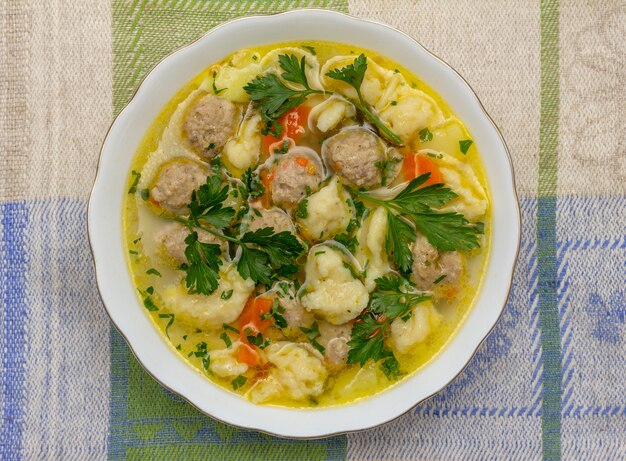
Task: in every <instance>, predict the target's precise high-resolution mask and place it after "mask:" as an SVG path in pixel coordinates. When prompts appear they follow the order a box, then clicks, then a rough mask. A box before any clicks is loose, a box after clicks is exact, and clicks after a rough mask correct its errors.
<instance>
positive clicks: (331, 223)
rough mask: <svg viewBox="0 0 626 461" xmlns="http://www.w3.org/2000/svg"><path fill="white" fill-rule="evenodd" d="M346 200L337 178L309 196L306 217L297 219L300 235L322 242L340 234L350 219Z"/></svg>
mask: <svg viewBox="0 0 626 461" xmlns="http://www.w3.org/2000/svg"><path fill="white" fill-rule="evenodd" d="M347 199H348V197H346V196H345V193H344V192H343V188H342V187H341V185H340V184H339V183H338V181H337V177H335V178H333V179H332V180H331V181H330V182H329V183H328V184H327V185H326V186H324V187H322V188H321V189H320V190H318V191H317V192H315V193H314V194H312V195H311V196H309V197H308V198H307V199H306V200H307V202H306V210H307V217H306V218H298V226H299V227H300V231H301V233H302V235H303V236H304V237H306V238H307V239H309V240H323V239H327V238H331V237H332V236H334V235H336V234H338V233H340V232H342V231H343V230H344V229H345V228H346V227H347V226H348V224H349V223H350V219H351V218H352V210H351V208H350V207H349V206H348V204H347V203H346V201H347Z"/></svg>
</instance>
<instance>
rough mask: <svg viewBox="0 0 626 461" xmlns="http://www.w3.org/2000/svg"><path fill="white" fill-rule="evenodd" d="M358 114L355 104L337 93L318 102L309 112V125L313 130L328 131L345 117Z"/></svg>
mask: <svg viewBox="0 0 626 461" xmlns="http://www.w3.org/2000/svg"><path fill="white" fill-rule="evenodd" d="M355 115H356V109H355V108H354V105H353V104H352V103H351V102H349V101H347V100H346V99H344V98H342V97H341V96H339V95H337V94H333V95H332V96H331V97H330V98H328V99H326V100H325V101H323V102H321V103H319V104H317V105H316V106H315V107H313V109H311V112H310V113H309V118H308V125H309V129H310V130H312V131H314V132H315V131H317V132H320V133H327V132H329V131H330V130H332V129H334V128H336V127H337V126H339V124H340V123H341V122H342V121H343V120H345V119H351V118H353V117H354V116H355Z"/></svg>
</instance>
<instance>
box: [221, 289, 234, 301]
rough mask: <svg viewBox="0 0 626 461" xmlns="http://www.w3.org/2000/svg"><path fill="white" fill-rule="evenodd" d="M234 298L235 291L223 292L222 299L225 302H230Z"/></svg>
mask: <svg viewBox="0 0 626 461" xmlns="http://www.w3.org/2000/svg"><path fill="white" fill-rule="evenodd" d="M232 296H233V290H228V291H223V292H222V294H221V295H220V298H221V299H223V300H224V301H227V300H229V299H230V298H231V297H232Z"/></svg>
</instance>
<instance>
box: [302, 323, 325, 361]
mask: <svg viewBox="0 0 626 461" xmlns="http://www.w3.org/2000/svg"><path fill="white" fill-rule="evenodd" d="M300 331H302V333H304V334H305V335H306V337H307V339H308V340H309V342H310V343H311V345H312V346H313V347H314V348H315V349H317V350H318V351H320V352H321V353H322V354H323V353H324V346H322V345H321V344H320V343H318V342H317V338H319V337H320V336H322V334H321V333H320V327H319V325H318V324H317V322H313V325H311V328H305V327H300Z"/></svg>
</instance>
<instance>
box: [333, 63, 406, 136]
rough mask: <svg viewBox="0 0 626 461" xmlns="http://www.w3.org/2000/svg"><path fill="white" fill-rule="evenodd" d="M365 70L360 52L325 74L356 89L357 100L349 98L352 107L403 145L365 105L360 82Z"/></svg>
mask: <svg viewBox="0 0 626 461" xmlns="http://www.w3.org/2000/svg"><path fill="white" fill-rule="evenodd" d="M366 71H367V58H366V57H365V55H364V54H363V53H361V54H360V55H359V56H357V58H356V59H355V60H354V62H353V63H352V64H348V65H347V66H346V67H342V68H341V69H333V70H331V71H330V72H327V73H326V76H327V77H330V78H332V79H335V80H341V81H342V82H346V83H347V84H348V85H350V86H351V87H353V88H354V89H355V90H356V94H357V97H358V101H355V100H350V102H351V103H352V104H353V105H354V107H355V108H356V109H357V110H359V111H360V112H361V113H362V114H363V115H364V116H365V118H366V119H367V120H369V121H370V122H371V123H373V124H374V125H376V128H378V130H379V131H380V132H381V133H382V134H383V136H385V137H386V138H387V139H388V140H389V141H391V142H392V143H394V144H395V145H397V146H403V145H404V143H403V142H402V139H400V137H399V136H398V135H397V134H395V133H394V132H393V131H391V129H390V128H389V127H388V126H387V125H385V123H384V122H383V121H382V120H381V119H380V118H378V117H377V116H376V115H375V114H374V113H373V112H372V111H371V110H370V109H369V108H368V107H367V104H366V103H365V101H364V100H363V95H362V94H361V84H362V83H363V78H364V77H365V72H366Z"/></svg>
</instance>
